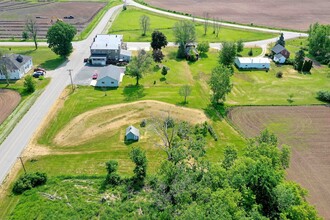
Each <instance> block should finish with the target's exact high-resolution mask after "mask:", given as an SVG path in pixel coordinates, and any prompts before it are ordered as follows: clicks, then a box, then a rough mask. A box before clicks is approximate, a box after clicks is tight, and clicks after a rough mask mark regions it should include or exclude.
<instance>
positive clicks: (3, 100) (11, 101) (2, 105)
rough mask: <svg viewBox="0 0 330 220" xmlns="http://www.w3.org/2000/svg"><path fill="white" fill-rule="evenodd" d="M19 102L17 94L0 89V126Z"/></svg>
mask: <svg viewBox="0 0 330 220" xmlns="http://www.w3.org/2000/svg"><path fill="white" fill-rule="evenodd" d="M20 100H21V96H20V95H19V93H18V92H16V91H13V90H10V89H0V109H1V111H0V124H1V123H2V122H3V121H4V120H5V119H6V118H7V117H8V116H9V115H10V114H11V113H12V111H13V110H14V109H15V108H16V106H17V105H18V103H19V102H20Z"/></svg>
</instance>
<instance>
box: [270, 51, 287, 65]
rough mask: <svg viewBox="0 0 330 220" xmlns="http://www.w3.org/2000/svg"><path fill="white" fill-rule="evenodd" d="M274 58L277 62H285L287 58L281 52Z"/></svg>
mask: <svg viewBox="0 0 330 220" xmlns="http://www.w3.org/2000/svg"><path fill="white" fill-rule="evenodd" d="M273 60H274V62H275V63H285V61H286V58H285V56H283V55H282V54H280V53H279V54H276V55H275V56H274V58H273Z"/></svg>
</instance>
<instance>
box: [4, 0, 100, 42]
mask: <svg viewBox="0 0 330 220" xmlns="http://www.w3.org/2000/svg"><path fill="white" fill-rule="evenodd" d="M105 5H106V3H104V2H80V1H77V2H41V3H40V2H38V3H31V2H26V1H23V2H16V1H0V12H1V13H0V39H13V38H14V39H15V38H18V39H21V37H22V32H23V31H24V29H25V22H26V20H27V18H32V19H35V20H36V21H37V25H38V37H39V38H45V36H46V33H47V30H48V28H49V27H50V26H51V25H52V23H54V22H56V20H57V18H58V19H62V20H63V21H65V22H67V23H70V24H72V25H74V26H75V27H76V28H77V31H78V34H79V33H80V32H81V31H82V30H83V29H84V28H85V27H86V26H87V25H88V23H89V22H91V21H92V19H93V17H94V16H95V15H96V14H97V13H98V12H99V11H100V10H101V9H102V8H103V7H104V6H105ZM65 16H73V17H74V18H73V19H64V17H65Z"/></svg>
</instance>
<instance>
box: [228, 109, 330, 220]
mask: <svg viewBox="0 0 330 220" xmlns="http://www.w3.org/2000/svg"><path fill="white" fill-rule="evenodd" d="M229 118H230V120H231V121H232V122H233V123H234V124H235V126H237V127H238V128H239V129H240V130H241V131H242V132H243V133H244V134H245V135H246V136H247V137H254V136H255V135H257V134H258V133H259V132H260V131H261V130H263V129H265V128H268V129H269V130H270V131H272V132H274V133H275V134H276V135H277V136H278V137H279V139H280V141H281V142H282V143H285V144H288V145H290V146H291V147H292V157H291V164H290V168H289V169H288V177H289V179H291V180H294V181H296V182H298V183H300V184H301V185H302V186H303V187H305V188H307V189H308V190H309V193H310V197H309V201H310V202H311V203H312V204H314V205H316V207H317V209H318V210H319V212H320V214H321V215H322V216H324V217H325V218H329V217H330V210H329V204H330V192H329V188H330V184H329V183H330V164H329V161H330V153H329V146H330V135H329V131H330V127H329V126H330V108H329V107H327V106H315V107H312V106H308V107H307V106H304V107H298V106H295V107H237V108H233V109H232V110H231V111H230V112H229Z"/></svg>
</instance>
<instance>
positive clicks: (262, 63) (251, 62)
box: [235, 57, 270, 69]
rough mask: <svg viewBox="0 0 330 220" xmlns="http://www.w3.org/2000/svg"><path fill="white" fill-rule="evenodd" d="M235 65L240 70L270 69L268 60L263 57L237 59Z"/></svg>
mask: <svg viewBox="0 0 330 220" xmlns="http://www.w3.org/2000/svg"><path fill="white" fill-rule="evenodd" d="M235 64H236V66H237V67H238V68H239V69H269V67H270V62H269V59H268V58H261V57H252V58H251V57H236V59H235Z"/></svg>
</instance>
